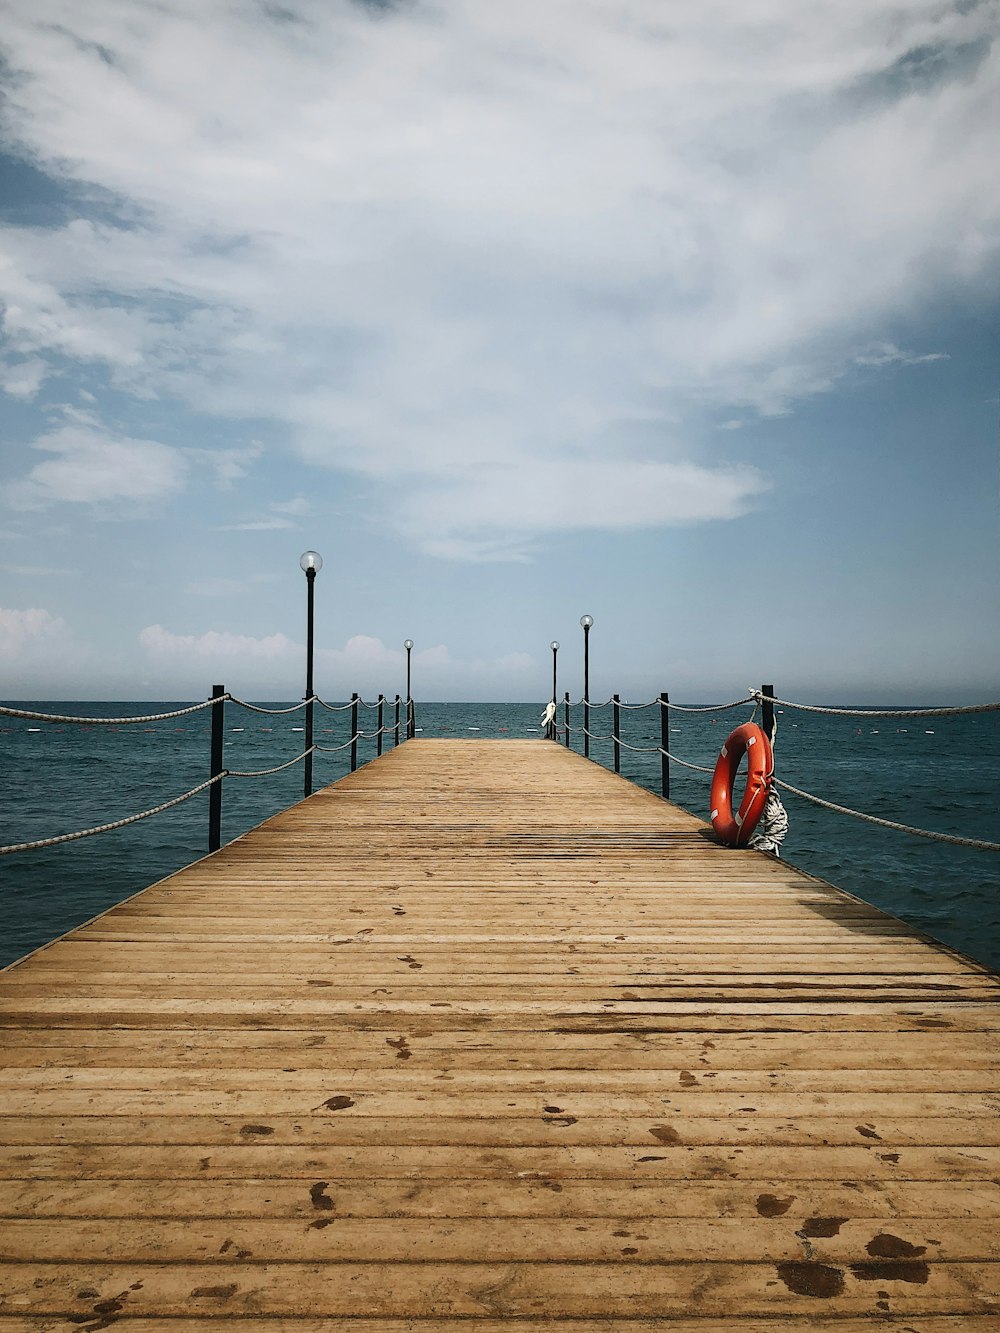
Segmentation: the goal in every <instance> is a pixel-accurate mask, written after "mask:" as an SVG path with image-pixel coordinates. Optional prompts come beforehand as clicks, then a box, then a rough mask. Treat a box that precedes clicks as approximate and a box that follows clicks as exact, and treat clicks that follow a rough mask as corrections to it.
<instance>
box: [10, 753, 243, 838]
mask: <svg viewBox="0 0 1000 1333" xmlns="http://www.w3.org/2000/svg"><path fill="white" fill-rule="evenodd" d="M226 776H227V775H226V774H225V773H217V774H216V775H215V776H214V777H211V778H209V779H208V780H207V781H206V782H200V783H199V784H198V786H197V787H192V788H191V790H190V791H186V792H184V793H182V795H180V796H175V797H173V798H172V799H171V800H169V801H163V802H162V803H161V804H160V805H154V806H153V807H152V809H150V810H143V811H142V812H141V813H140V814H138V815H126V817H125V818H124V819H115V820H113V821H112V822H111V823H109V824H97V825H96V826H95V827H94V828H87V829H80V830H79V831H78V832H76V833H60V834H58V835H57V836H56V837H54V838H36V839H35V840H34V842H12V843H8V844H7V846H6V847H0V856H7V855H9V854H10V853H11V852H33V851H37V850H38V849H39V848H42V847H58V846H59V845H60V844H61V843H64V842H76V841H77V840H78V839H80V838H92V837H93V836H94V834H95V833H110V832H111V831H112V829H119V828H125V827H126V826H127V825H128V824H138V823H139V821H140V820H141V819H149V818H150V816H152V815H159V814H162V813H163V811H164V810H170V809H171V808H172V807H173V806H175V805H180V804H181V803H182V802H184V801H189V800H190V799H191V797H192V796H197V795H198V793H199V792H203V791H206V790H207V789H208V788H209V787H213V786H214V785H215V784H216V783H217V782H221V781H222V779H223V778H224V777H226Z"/></svg>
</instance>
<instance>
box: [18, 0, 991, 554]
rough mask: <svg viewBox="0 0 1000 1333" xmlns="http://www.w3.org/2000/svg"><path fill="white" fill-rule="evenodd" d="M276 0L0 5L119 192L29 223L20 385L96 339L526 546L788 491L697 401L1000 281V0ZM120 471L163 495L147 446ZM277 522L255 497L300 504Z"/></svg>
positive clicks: (44, 124)
mask: <svg viewBox="0 0 1000 1333" xmlns="http://www.w3.org/2000/svg"><path fill="white" fill-rule="evenodd" d="M282 14H283V15H284V17H281V16H279V15H278V11H277V10H269V9H268V8H267V7H266V6H250V5H245V6H222V5H217V6H212V5H209V6H205V5H204V4H202V3H200V2H199V0H174V3H172V4H171V5H170V6H163V5H161V4H158V3H154V2H153V0H130V3H129V4H128V5H125V4H123V3H121V0H106V2H105V3H102V4H97V5H88V6H86V7H80V6H79V5H78V4H75V3H72V0H39V3H38V4H36V5H34V6H32V7H27V6H20V7H17V8H16V12H14V13H13V14H10V15H8V21H7V25H6V32H5V37H6V41H7V47H8V60H9V64H10V68H11V70H12V71H13V72H14V74H15V75H16V77H15V79H14V80H13V81H12V82H11V83H10V86H9V87H8V89H7V101H6V104H5V114H6V124H7V126H8V133H9V135H11V136H12V137H13V138H15V139H16V140H17V141H18V142H19V143H20V145H21V147H22V149H23V150H24V151H25V152H26V153H27V154H29V155H30V156H31V157H32V158H33V159H34V160H35V161H37V162H39V163H40V164H41V165H43V166H44V167H45V168H46V169H47V170H49V171H51V172H53V173H54V174H56V175H63V176H69V177H70V178H72V179H73V180H74V181H76V182H78V183H82V184H83V185H84V186H85V187H86V188H87V189H88V190H90V191H91V193H93V189H92V187H94V186H96V187H98V191H105V192H107V193H105V194H101V193H98V195H97V199H98V203H97V204H96V205H95V206H93V207H92V208H91V210H90V213H91V215H90V216H88V217H81V218H78V219H76V220H74V221H72V222H70V223H69V224H68V225H66V226H63V227H58V226H56V227H48V228H45V229H42V228H37V229H33V228H20V229H15V228H8V229H6V231H5V232H4V233H3V238H2V239H3V250H4V255H5V258H4V259H3V261H2V268H0V292H2V294H3V299H4V300H5V302H6V308H5V314H4V327H5V333H6V336H7V339H8V342H9V345H10V346H11V348H12V350H13V351H14V352H15V353H16V354H17V355H18V356H20V357H21V358H23V359H24V360H23V364H24V365H31V366H34V367H36V369H35V370H33V371H32V372H31V374H30V375H28V373H27V372H22V377H21V379H20V380H15V385H19V386H20V389H19V391H20V392H22V393H24V394H28V393H30V392H31V391H32V390H31V387H30V385H31V381H32V376H36V377H37V378H38V379H40V378H41V376H42V375H43V373H45V371H44V370H43V369H42V368H41V367H43V366H44V367H46V368H52V367H55V366H58V365H59V364H61V362H62V361H64V360H65V359H69V360H71V361H75V362H78V363H80V364H83V365H88V366H95V365H96V366H100V367H102V368H103V369H104V370H105V371H106V372H107V373H108V374H109V375H110V377H111V380H112V383H113V385H114V387H115V388H116V389H117V390H119V391H120V392H123V393H126V394H132V395H134V396H136V397H139V398H143V399H150V398H156V397H158V396H162V397H169V396H171V395H174V396H176V397H178V398H180V399H181V400H182V401H184V402H186V403H187V404H189V405H190V406H191V407H192V408H193V409H195V410H196V411H198V412H202V413H205V414H208V415H213V414H214V415H217V416H220V417H234V418H239V419H241V420H243V421H247V420H249V419H251V418H254V417H261V418H272V419H275V420H277V421H278V422H279V423H280V424H281V425H282V426H283V427H285V428H286V429H287V431H288V433H289V437H290V439H291V442H292V446H293V448H294V449H295V450H296V451H297V452H298V453H299V455H300V456H301V457H302V458H304V459H306V460H308V461H309V462H311V463H315V464H321V465H323V466H329V467H333V468H337V469H342V470H346V471H350V472H353V473H355V474H358V475H360V476H362V477H364V478H368V479H370V480H372V481H373V482H377V483H380V484H379V485H378V486H377V487H373V490H375V491H376V492H377V494H376V503H382V502H383V501H382V500H381V499H380V497H382V496H384V497H385V499H384V504H385V505H386V509H385V514H387V515H388V517H389V518H390V519H391V520H392V521H393V522H395V523H396V524H397V525H398V526H399V527H400V528H401V529H402V530H403V531H405V532H407V533H408V534H409V535H410V536H411V537H412V538H413V540H414V541H416V542H417V543H419V544H420V545H422V546H423V548H424V549H425V550H428V551H431V552H433V553H436V554H440V555H442V556H446V557H449V558H455V557H458V558H465V559H475V560H491V559H498V558H499V559H526V558H529V557H530V553H531V550H532V549H533V546H534V544H535V543H537V542H538V541H539V539H540V537H542V536H544V534H546V533H549V532H552V531H566V530H570V529H575V528H584V529H592V530H593V529H596V528H601V527H606V528H612V527H618V528H621V527H632V526H637V525H659V524H664V523H685V522H705V521H709V520H716V519H726V518H729V517H732V516H734V515H738V514H741V513H744V512H746V510H747V509H748V507H751V506H752V505H754V504H755V503H757V502H759V497H760V496H761V495H762V494H763V493H764V490H765V482H764V479H762V478H761V477H760V476H759V475H758V474H756V473H755V472H754V471H753V470H752V469H751V468H749V467H746V466H743V465H742V459H741V456H740V454H739V452H738V450H737V449H736V448H735V446H736V445H737V443H738V441H737V438H736V436H735V434H734V436H733V437H732V445H733V447H732V448H730V450H729V453H728V455H727V456H726V457H724V458H716V459H711V460H710V459H709V456H708V452H707V451H708V447H709V446H707V445H706V444H705V442H704V435H705V433H706V432H704V431H703V430H701V429H700V427H699V418H698V413H699V412H700V411H704V410H706V409H707V410H709V411H711V412H712V413H713V419H714V414H715V413H717V411H718V410H719V409H720V408H721V409H722V410H723V412H726V411H727V410H728V411H730V412H733V411H735V412H738V413H740V418H739V419H743V414H744V413H745V412H746V411H748V410H749V411H754V410H756V411H758V412H761V413H764V414H771V415H779V414H782V413H787V412H788V411H790V410H792V409H793V408H794V406H795V404H796V403H797V402H799V401H801V400H802V399H803V398H805V397H808V396H810V395H816V394H821V393H824V392H827V391H829V390H830V389H831V388H832V387H833V386H835V385H836V384H837V383H838V382H839V380H840V378H841V377H842V376H843V375H844V374H845V373H846V372H847V371H848V370H849V369H850V368H851V367H852V366H854V365H856V364H860V365H863V366H865V367H867V368H869V369H872V370H875V371H881V372H887V371H890V370H891V368H892V367H894V366H898V365H904V364H919V363H920V362H922V361H926V360H930V359H932V358H934V357H936V356H939V355H940V353H939V352H937V351H933V352H929V351H925V350H923V349H919V348H918V349H916V350H915V351H913V352H901V351H899V349H898V348H895V346H894V345H892V344H891V343H889V342H888V340H887V339H885V338H884V330H885V328H886V327H887V326H888V325H889V324H890V323H891V322H892V320H893V319H894V318H896V317H898V316H900V315H905V314H906V313H907V312H908V311H910V310H911V309H912V308H913V306H914V304H915V303H917V302H919V301H921V300H923V299H925V298H926V297H927V296H928V295H934V294H935V293H937V292H939V291H941V290H942V289H944V288H945V287H949V288H957V289H958V290H960V291H961V290H962V289H963V287H964V288H965V289H967V290H969V291H970V292H971V291H973V290H976V289H981V288H982V286H983V285H984V284H988V283H995V282H996V280H997V256H998V240H997V238H998V235H1000V188H998V185H997V178H996V173H995V169H994V159H995V144H994V138H995V130H994V127H995V125H996V123H997V120H998V118H1000V43H996V42H993V40H992V39H993V37H994V36H995V33H996V30H997V25H998V22H1000V4H998V0H983V2H982V3H979V4H972V5H962V6H958V5H951V4H946V3H944V0H907V3H906V4H905V5H904V6H899V5H895V4H889V3H887V2H886V0H842V2H841V3H839V4H837V5H836V6H831V5H826V6H821V5H817V4H815V3H812V4H802V3H800V0H753V3H750V4H741V5H737V4H736V3H735V0H706V3H704V4H701V5H690V4H682V3H680V0H667V2H666V3H665V4H663V5H662V6H659V7H654V6H651V5H650V4H649V3H648V0H622V3H620V4H616V5H614V6H608V5H603V4H598V3H596V2H595V0H583V3H580V0H552V2H551V3H549V4H546V5H538V4H537V3H534V2H533V0H532V2H529V0H508V3H505V4H504V5H503V6H499V7H498V6H489V5H483V4H482V3H479V0H444V2H443V3H441V4H434V5H430V4H411V5H405V6H399V7H398V8H394V9H389V10H386V11H382V12H379V13H378V15H377V16H373V14H372V12H371V10H370V9H366V8H365V7H364V6H363V5H359V4H348V3H334V4H330V5H320V4H318V3H317V0H288V3H287V5H286V6H285V7H284V9H283V10H282ZM991 43H992V44H991ZM879 344H882V350H881V351H880V350H879ZM859 347H861V348H873V350H869V351H862V352H861V353H860V354H859V353H858V351H857V349H858V348H859ZM887 349H889V350H887ZM736 419H737V418H736V417H732V418H731V420H730V422H728V423H727V426H731V424H732V421H735V420H736ZM639 423H641V425H640V424H639ZM637 431H639V432H640V434H641V442H640V444H639V445H638V446H637V438H636V433H637ZM711 434H713V435H714V437H715V439H716V440H717V439H718V435H717V433H716V432H714V431H713V432H711ZM140 443H141V442H140ZM161 458H162V456H161ZM247 462H248V460H247V459H246V458H244V457H241V456H234V457H232V458H222V457H220V459H219V461H218V464H217V468H216V470H217V473H218V475H219V479H220V480H222V481H226V480H228V481H234V480H238V479H239V478H240V476H241V475H243V473H244V472H245V468H246V466H247ZM511 463H513V464H515V468H516V472H517V474H519V477H520V481H518V480H516V479H514V478H511V477H508V476H506V475H505V472H504V469H505V467H506V466H507V465H509V464H511ZM40 466H41V467H42V468H44V467H45V466H46V465H44V464H43V465H40ZM172 466H173V467H177V466H178V464H177V463H176V460H175V462H174V464H172ZM181 466H182V465H181ZM97 470H98V471H100V470H101V469H100V467H98V469H97ZM36 471H38V470H37V469H36ZM124 471H125V475H126V476H131V477H132V482H131V483H130V484H132V485H134V486H136V487H138V489H139V491H140V492H141V493H143V494H145V493H147V492H146V491H143V487H146V488H148V493H155V494H162V493H165V490H169V488H170V485H171V482H170V479H169V475H168V473H169V469H168V470H167V472H166V473H165V472H164V471H163V470H162V469H161V470H160V472H159V475H158V476H157V475H154V474H156V472H157V469H156V467H155V466H154V459H153V458H152V457H150V456H147V457H146V467H145V470H143V466H142V463H141V460H140V459H138V458H133V459H132V463H131V465H130V466H126V467H125V469H124ZM72 472H73V468H72V465H71V463H70V462H67V460H66V458H65V457H60V458H59V459H57V460H54V462H52V463H51V464H49V470H48V472H46V473H42V475H41V477H35V478H34V479H33V485H34V486H35V488H36V489H35V490H34V492H33V494H34V495H35V498H36V499H38V498H39V497H40V496H41V495H57V496H58V497H60V498H66V497H65V492H66V490H67V489H68V487H69V482H70V481H71V480H73V481H74V482H75V476H74V477H71V476H70V474H71V473H72ZM77 472H79V469H77ZM170 475H173V477H174V483H176V484H180V483H179V480H178V478H177V475H176V473H174V474H170ZM386 479H389V480H390V481H392V480H396V481H400V482H401V485H400V487H399V488H398V489H397V488H394V487H393V486H391V485H390V486H383V485H381V483H382V482H384V481H385V480H386ZM554 479H558V485H554V484H553V482H554ZM400 492H410V493H412V494H416V495H419V497H420V505H419V506H418V505H416V504H407V503H406V502H405V501H401V500H400V498H399V496H400ZM124 494H125V495H126V496H128V495H130V492H129V491H127V490H126V492H124ZM546 500H551V501H552V503H551V504H549V503H546ZM272 512H273V514H274V515H275V517H274V518H273V519H269V520H265V519H250V520H248V523H249V524H251V525H256V526H258V527H259V525H260V524H262V523H265V522H266V523H268V524H269V525H273V524H274V523H276V522H277V521H278V520H279V519H280V518H282V517H287V516H289V515H292V514H294V513H296V512H299V511H292V510H284V511H282V510H281V509H278V508H275V509H274V510H273V511H272Z"/></svg>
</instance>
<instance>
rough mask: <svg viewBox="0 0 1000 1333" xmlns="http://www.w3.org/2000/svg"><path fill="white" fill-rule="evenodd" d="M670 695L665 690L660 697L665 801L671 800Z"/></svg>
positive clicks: (661, 767)
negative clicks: (669, 752)
mask: <svg viewBox="0 0 1000 1333" xmlns="http://www.w3.org/2000/svg"><path fill="white" fill-rule="evenodd" d="M669 704H670V695H669V694H667V692H666V690H664V691H663V692H662V693H661V695H660V786H661V789H662V791H663V799H664V800H665V801H669V800H670V756H669V754H668V751H669V749H670V708H669Z"/></svg>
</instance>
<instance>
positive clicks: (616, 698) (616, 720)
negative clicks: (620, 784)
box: [611, 694, 622, 773]
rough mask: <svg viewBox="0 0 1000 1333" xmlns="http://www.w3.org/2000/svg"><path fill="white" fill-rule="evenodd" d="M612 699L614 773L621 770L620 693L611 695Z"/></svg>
mask: <svg viewBox="0 0 1000 1333" xmlns="http://www.w3.org/2000/svg"><path fill="white" fill-rule="evenodd" d="M612 699H613V702H614V708H613V709H612V710H611V730H612V731H613V732H614V737H613V739H614V743H615V772H616V773H620V772H621V771H622V742H621V735H622V730H621V727H622V701H621V695H618V694H615V695H613V696H612Z"/></svg>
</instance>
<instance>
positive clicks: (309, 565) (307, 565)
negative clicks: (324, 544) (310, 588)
mask: <svg viewBox="0 0 1000 1333" xmlns="http://www.w3.org/2000/svg"><path fill="white" fill-rule="evenodd" d="M299 568H300V569H301V570H302V572H303V573H304V574H308V573H309V571H310V570H312V571H313V573H314V574H318V573H319V571H320V570H321V569H322V568H323V557H322V556H321V555H320V553H319V551H303V552H302V554H301V555H300V556H299Z"/></svg>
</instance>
